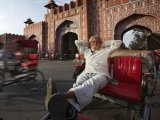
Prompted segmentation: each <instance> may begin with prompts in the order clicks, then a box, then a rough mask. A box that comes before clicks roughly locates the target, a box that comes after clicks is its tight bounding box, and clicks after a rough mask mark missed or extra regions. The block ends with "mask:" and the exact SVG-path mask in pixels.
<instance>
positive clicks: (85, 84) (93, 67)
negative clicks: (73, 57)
mask: <svg viewBox="0 0 160 120" xmlns="http://www.w3.org/2000/svg"><path fill="white" fill-rule="evenodd" d="M75 44H76V46H77V48H78V50H79V51H81V52H83V53H84V58H85V61H86V66H85V69H84V71H83V72H82V73H81V74H80V75H79V76H78V77H77V80H76V83H75V84H74V85H73V88H71V89H70V90H69V91H67V92H65V93H63V94H62V93H55V91H54V90H53V88H52V81H51V80H49V81H48V88H47V95H46V98H45V105H46V109H47V110H48V111H49V112H50V114H51V116H53V119H54V120H65V119H69V120H73V119H75V118H76V117H77V115H76V112H77V111H81V110H82V109H83V108H84V107H86V106H87V105H88V104H89V103H91V101H92V98H93V96H94V94H95V93H96V92H98V90H100V89H102V88H103V87H104V86H106V85H107V84H108V83H110V82H111V83H113V84H117V81H116V80H113V79H112V78H111V76H110V73H109V70H108V62H106V61H107V60H108V57H109V55H110V54H111V53H113V52H114V51H116V50H117V49H119V48H120V46H121V44H122V41H121V40H111V41H109V42H108V41H106V42H104V43H103V42H102V40H101V38H100V37H99V36H97V35H95V36H92V37H91V38H90V39H89V45H90V48H88V46H87V45H86V42H85V41H83V40H76V41H75ZM102 44H103V45H104V48H102ZM73 110H74V111H75V112H72V113H74V114H70V111H73Z"/></svg>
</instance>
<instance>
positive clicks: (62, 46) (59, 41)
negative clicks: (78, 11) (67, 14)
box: [55, 20, 78, 58]
mask: <svg viewBox="0 0 160 120" xmlns="http://www.w3.org/2000/svg"><path fill="white" fill-rule="evenodd" d="M77 31H78V26H77V24H76V23H74V22H73V21H70V20H65V21H64V22H63V23H61V24H60V25H59V26H58V27H57V29H56V39H55V52H56V53H58V54H60V55H61V54H70V58H73V57H74V54H75V53H76V52H77V49H76V46H75V44H74V41H75V40H76V39H78V35H77Z"/></svg>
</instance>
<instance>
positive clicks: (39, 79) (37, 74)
mask: <svg viewBox="0 0 160 120" xmlns="http://www.w3.org/2000/svg"><path fill="white" fill-rule="evenodd" d="M24 79H25V80H21V82H20V83H19V84H21V85H22V84H23V85H24V86H26V87H27V88H28V89H30V90H32V91H36V90H40V89H41V88H42V87H43V86H44V81H45V77H44V74H43V73H42V72H41V71H39V70H36V71H34V74H32V75H30V76H27V77H26V78H24Z"/></svg>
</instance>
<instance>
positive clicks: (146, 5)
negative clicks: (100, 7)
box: [104, 0, 160, 39]
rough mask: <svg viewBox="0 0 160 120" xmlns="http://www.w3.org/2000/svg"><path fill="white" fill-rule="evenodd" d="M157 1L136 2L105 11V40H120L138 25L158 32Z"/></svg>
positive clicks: (159, 29)
mask: <svg viewBox="0 0 160 120" xmlns="http://www.w3.org/2000/svg"><path fill="white" fill-rule="evenodd" d="M156 1H157V0H150V1H148V0H144V1H141V0H137V1H134V2H130V3H126V4H123V5H118V6H114V7H112V8H107V9H106V10H105V12H106V15H105V25H104V31H106V35H105V38H106V39H121V37H122V36H121V35H122V33H123V32H124V31H125V30H126V29H129V28H130V27H132V26H135V25H140V26H144V27H146V28H148V29H150V30H151V31H152V32H157V33H159V32H160V25H159V23H160V5H159V4H158V2H156Z"/></svg>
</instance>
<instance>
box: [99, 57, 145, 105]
mask: <svg viewBox="0 0 160 120" xmlns="http://www.w3.org/2000/svg"><path fill="white" fill-rule="evenodd" d="M109 63H111V62H109ZM113 65H114V66H113V78H114V79H115V80H117V81H118V85H113V84H111V83H110V84H108V85H106V86H105V87H104V88H103V89H102V90H100V91H99V92H100V93H102V94H106V95H110V96H114V97H117V98H121V99H123V100H127V101H132V102H136V103H140V102H141V98H142V97H141V94H142V92H141V82H142V62H141V58H140V57H133V56H121V57H115V58H114V59H113ZM109 66H111V65H109ZM109 68H110V69H112V67H109ZM110 71H111V70H110Z"/></svg>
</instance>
